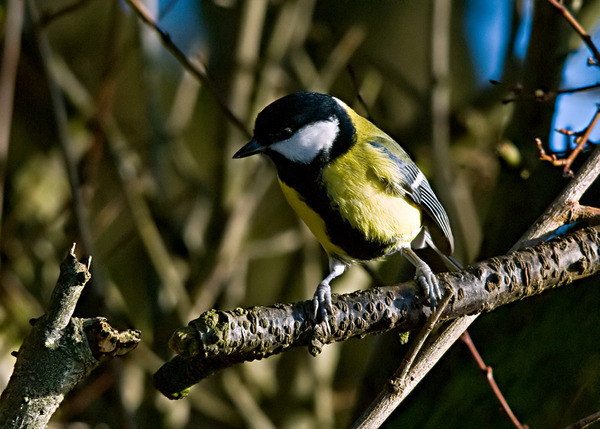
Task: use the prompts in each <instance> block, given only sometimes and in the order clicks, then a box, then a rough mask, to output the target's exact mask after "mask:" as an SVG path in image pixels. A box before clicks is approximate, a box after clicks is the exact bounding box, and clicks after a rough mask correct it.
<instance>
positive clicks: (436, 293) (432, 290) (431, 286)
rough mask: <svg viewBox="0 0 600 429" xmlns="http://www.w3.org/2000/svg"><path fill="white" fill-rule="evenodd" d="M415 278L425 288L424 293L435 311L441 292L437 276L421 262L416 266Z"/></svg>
mask: <svg viewBox="0 0 600 429" xmlns="http://www.w3.org/2000/svg"><path fill="white" fill-rule="evenodd" d="M415 279H416V280H417V281H418V282H419V284H420V285H421V286H422V287H423V289H424V290H425V294H426V296H427V298H428V299H429V303H430V304H431V308H432V310H434V311H435V309H436V307H437V303H438V301H439V300H440V299H442V296H443V294H442V290H441V288H440V284H439V283H438V281H437V277H436V276H435V275H434V274H433V271H431V268H429V265H427V264H425V263H423V265H421V266H419V267H417V271H416V273H415Z"/></svg>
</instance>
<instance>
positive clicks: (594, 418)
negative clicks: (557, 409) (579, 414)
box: [565, 411, 600, 429]
mask: <svg viewBox="0 0 600 429" xmlns="http://www.w3.org/2000/svg"><path fill="white" fill-rule="evenodd" d="M597 422H600V411H597V412H595V413H594V414H590V415H589V416H587V417H584V418H583V419H581V420H579V421H578V422H575V423H573V424H572V425H569V426H567V427H566V428H565V429H583V428H586V427H588V426H589V425H591V424H593V423H597Z"/></svg>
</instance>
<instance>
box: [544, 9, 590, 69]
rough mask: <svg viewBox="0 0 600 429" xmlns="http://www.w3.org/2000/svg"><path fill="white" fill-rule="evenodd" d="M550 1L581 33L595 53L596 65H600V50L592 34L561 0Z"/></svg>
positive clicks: (576, 30)
mask: <svg viewBox="0 0 600 429" xmlns="http://www.w3.org/2000/svg"><path fill="white" fill-rule="evenodd" d="M548 2H549V3H550V4H551V5H552V6H554V8H555V9H556V10H557V11H558V12H559V13H560V14H561V15H562V16H563V17H564V18H565V19H566V20H567V22H568V23H569V25H570V26H571V27H573V29H574V30H575V32H576V33H577V34H579V36H580V37H581V39H582V40H583V41H584V43H585V44H586V45H587V46H588V48H589V49H590V51H592V54H593V55H594V62H593V64H594V65H600V51H598V48H597V47H596V45H595V44H594V42H593V41H592V36H590V35H589V34H588V32H587V31H585V29H584V28H583V27H582V26H581V24H579V22H578V21H577V20H576V19H575V17H574V16H573V15H571V12H569V10H568V9H567V8H566V7H565V6H564V5H563V4H562V2H561V1H557V0H548Z"/></svg>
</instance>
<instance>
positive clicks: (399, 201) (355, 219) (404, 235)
mask: <svg viewBox="0 0 600 429" xmlns="http://www.w3.org/2000/svg"><path fill="white" fill-rule="evenodd" d="M395 168H397V166H396V165H395V164H394V162H393V161H392V160H391V159H389V158H382V157H381V154H380V153H378V149H376V148H375V147H373V146H371V145H370V144H364V145H355V146H354V147H353V148H352V150H351V151H350V152H348V153H346V154H344V155H342V156H341V157H339V158H338V159H336V160H335V161H333V162H332V163H331V164H329V165H328V166H326V167H325V168H324V170H323V180H324V182H325V183H326V184H327V192H328V194H329V196H330V198H331V200H332V201H335V202H336V204H337V209H338V210H339V212H340V214H341V215H342V217H343V218H344V219H346V220H347V221H348V222H349V223H350V224H351V225H352V226H353V227H354V228H355V229H358V230H360V231H362V233H363V234H364V236H365V237H366V239H367V240H368V241H378V242H384V243H385V242H391V243H390V244H392V243H393V245H392V246H391V247H395V248H398V247H405V246H408V245H409V243H410V242H411V241H412V240H413V239H414V238H415V237H416V236H417V235H418V234H419V232H420V230H421V210H420V209H419V208H418V207H417V205H416V204H414V203H413V202H412V201H409V200H406V199H404V198H401V197H400V196H399V195H398V193H397V192H392V190H390V189H389V188H388V186H387V184H386V183H384V182H382V181H381V180H379V177H382V176H383V177H387V176H388V175H387V174H382V172H383V173H384V172H386V170H389V172H390V173H392V171H391V170H393V169H395ZM390 175H393V174H390ZM390 250H391V249H390Z"/></svg>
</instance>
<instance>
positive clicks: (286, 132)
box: [277, 127, 294, 140]
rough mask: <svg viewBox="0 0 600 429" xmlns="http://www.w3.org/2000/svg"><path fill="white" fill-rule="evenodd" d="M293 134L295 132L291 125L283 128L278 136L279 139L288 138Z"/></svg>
mask: <svg viewBox="0 0 600 429" xmlns="http://www.w3.org/2000/svg"><path fill="white" fill-rule="evenodd" d="M292 134H294V133H293V132H292V129H291V128H290V127H286V128H284V129H283V130H281V131H280V132H279V133H277V138H278V140H286V139H289V138H290V137H292Z"/></svg>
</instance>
